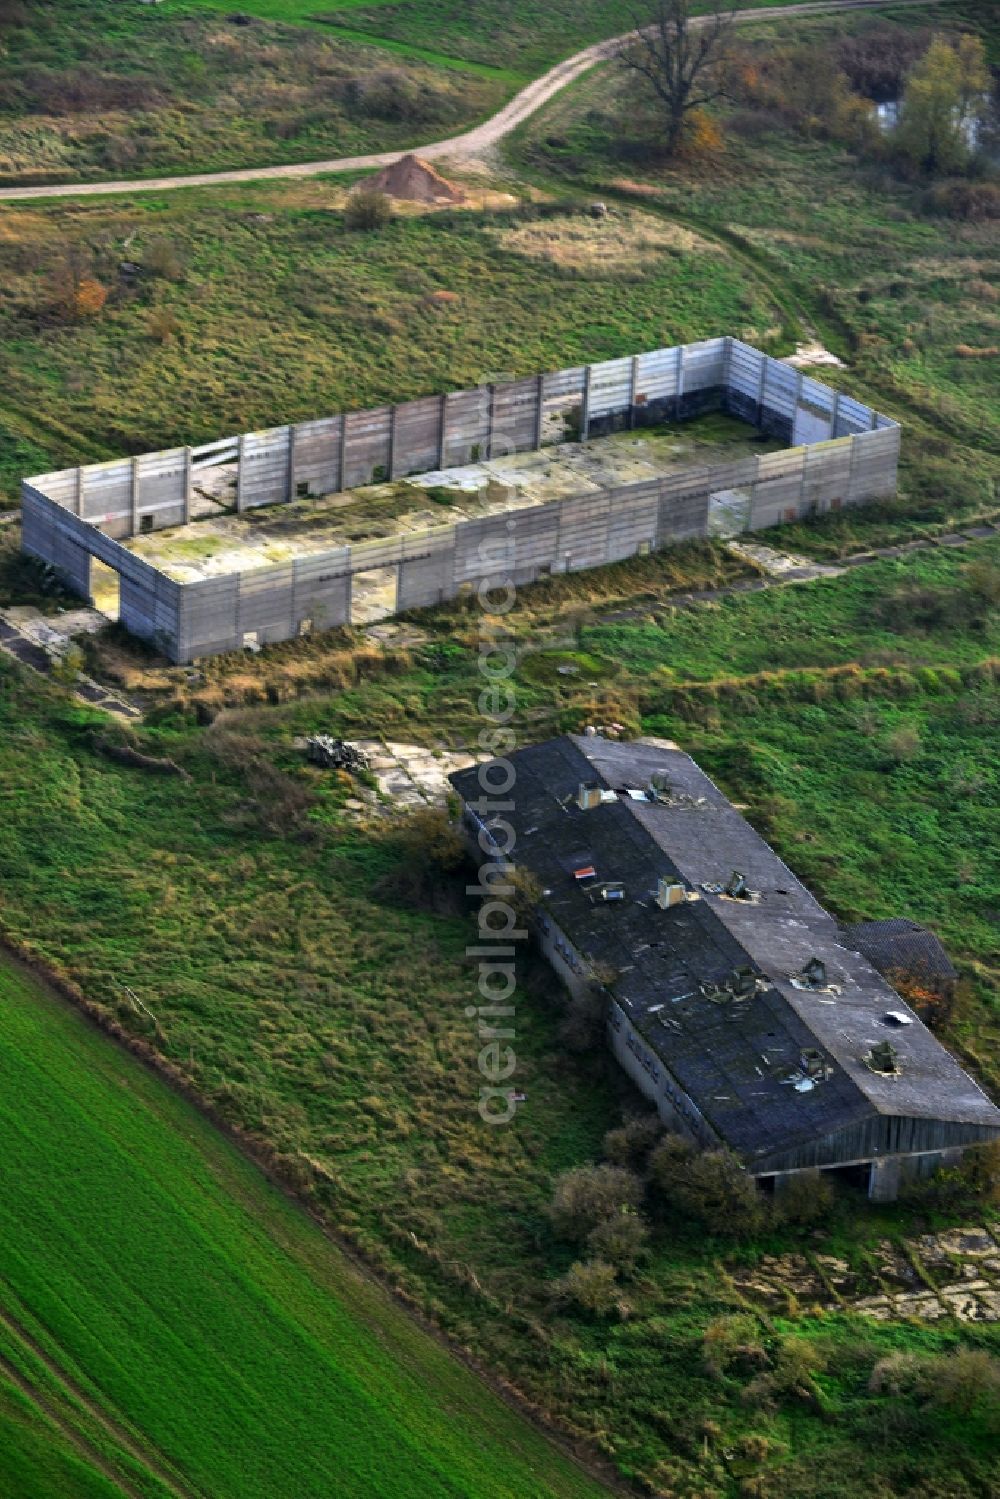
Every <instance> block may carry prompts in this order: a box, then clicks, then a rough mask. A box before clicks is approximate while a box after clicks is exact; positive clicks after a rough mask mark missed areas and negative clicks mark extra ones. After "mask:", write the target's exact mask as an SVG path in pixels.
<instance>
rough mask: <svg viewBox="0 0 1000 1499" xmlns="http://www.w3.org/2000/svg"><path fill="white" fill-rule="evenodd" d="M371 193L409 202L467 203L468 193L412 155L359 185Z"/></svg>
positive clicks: (383, 169) (404, 157) (402, 157)
mask: <svg viewBox="0 0 1000 1499" xmlns="http://www.w3.org/2000/svg"><path fill="white" fill-rule="evenodd" d="M360 186H361V187H363V188H365V189H366V190H367V191H368V192H375V193H386V194H387V195H388V196H389V197H390V198H402V199H404V200H405V201H406V202H407V203H464V202H465V193H464V192H463V191H462V189H461V188H460V187H456V186H455V184H454V183H453V182H449V181H448V179H447V178H446V177H442V176H441V173H440V172H436V171H435V170H434V168H433V167H432V166H431V165H430V163H429V162H426V161H421V159H420V157H419V156H414V155H413V153H412V152H410V154H409V155H407V156H401V157H400V159H399V160H398V161H394V162H393V163H392V165H391V166H388V167H383V168H382V170H381V172H376V174H375V176H374V177H366V178H365V180H364V182H362V183H361V184H360Z"/></svg>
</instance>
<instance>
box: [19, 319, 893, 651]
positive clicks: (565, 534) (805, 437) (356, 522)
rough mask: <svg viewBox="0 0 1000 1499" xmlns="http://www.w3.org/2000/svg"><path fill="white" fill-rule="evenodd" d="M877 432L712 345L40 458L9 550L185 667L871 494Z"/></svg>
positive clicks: (844, 407)
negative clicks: (58, 460)
mask: <svg viewBox="0 0 1000 1499" xmlns="http://www.w3.org/2000/svg"><path fill="white" fill-rule="evenodd" d="M720 412H721V413H725V414H727V415H728V416H729V417H731V418H736V419H738V420H737V421H734V422H731V423H730V424H729V426H728V428H727V429H726V430H725V431H724V432H722V431H721V430H720V424H719V423H718V422H716V425H715V430H714V431H713V430H712V427H711V422H709V423H708V429H707V430H706V428H705V423H706V421H707V420H708V417H709V415H710V414H712V413H720ZM699 419H701V424H702V425H701V428H700V429H699ZM678 422H685V423H690V424H691V425H690V426H689V427H684V428H681V429H680V430H678V428H677V427H676V425H675V424H676V423H678ZM665 424H670V425H666V426H665ZM744 424H745V425H744ZM722 426H725V424H722ZM899 440H900V432H899V427H898V426H897V424H896V423H895V422H893V421H892V420H891V419H890V418H889V417H887V416H883V415H881V414H880V413H879V412H877V411H873V410H872V408H871V407H869V406H866V405H865V404H864V403H863V402H861V401H857V400H854V399H853V398H852V397H850V396H848V395H847V394H845V393H843V392H840V391H835V390H832V389H830V387H829V386H826V385H823V384H822V383H821V382H820V381H818V380H814V379H812V378H811V377H810V376H807V375H805V374H804V373H803V372H802V371H801V370H796V369H793V368H791V367H790V366H789V365H787V364H784V363H782V362H781V361H780V360H777V359H772V358H770V357H768V356H767V355H765V354H762V353H760V352H759V351H758V350H756V349H753V348H750V347H749V345H747V344H744V343H741V342H740V340H739V339H736V338H715V339H709V340H707V341H705V342H702V343H695V344H687V345H684V346H681V347H677V348H670V349H658V350H655V351H654V352H652V353H648V354H639V355H635V356H632V357H628V358H624V359H612V360H608V361H606V362H605V363H602V364H592V365H587V366H578V367H576V368H573V369H565V370H559V371H556V372H555V373H553V374H545V375H532V376H529V377H528V378H526V379H519V380H513V381H510V382H509V383H505V384H497V385H491V386H483V387H480V388H477V389H474V390H460V391H453V392H450V393H448V394H445V395H436V396H428V397H426V398H425V399H422V400H417V401H409V402H406V403H405V404H402V405H398V406H382V407H379V408H378V409H376V410H370V411H354V412H345V413H343V414H341V415H339V416H334V417H329V418H326V419H324V420H320V421H313V422H303V423H300V424H298V425H296V426H286V427H276V428H273V429H271V430H269V431H266V432H248V433H244V434H243V435H241V436H239V437H229V438H223V439H220V440H219V441H217V442H210V443H206V444H203V445H201V446H198V447H186V448H174V449H171V450H169V451H167V452H161V453H147V454H144V455H142V456H140V457H133V458H123V459H119V460H115V461H114V462H111V463H99V464H91V465H88V466H86V467H83V468H73V469H64V470H62V471H61V472H58V473H51V474H40V475H37V476H36V477H34V478H31V479H27V480H25V482H24V484H23V485H22V509H23V522H24V526H23V547H24V550H25V551H26V552H27V553H28V554H29V555H31V556H33V557H36V558H39V559H41V560H42V561H43V562H45V563H47V564H48V565H49V566H50V567H51V568H52V569H54V570H55V572H56V573H57V574H58V576H59V577H60V578H61V579H62V580H63V582H64V583H65V584H66V586H67V587H68V588H70V589H71V590H72V591H73V592H75V593H77V594H80V595H82V596H83V597H84V598H87V599H90V600H91V601H93V602H97V603H98V606H99V607H101V608H102V609H105V610H106V612H108V613H110V614H111V616H112V617H116V618H120V620H121V622H122V624H123V625H124V626H125V627H126V628H127V629H128V630H130V631H131V632H132V633H133V634H135V635H138V636H141V637H142V638H143V639H145V640H148V641H150V642H151V643H152V644H154V645H155V646H156V647H157V648H158V649H160V650H161V651H162V652H163V653H164V654H165V655H167V656H168V657H169V658H170V659H171V660H172V661H177V662H186V661H192V660H194V659H196V658H197V657H199V656H208V655H213V654H217V653H219V652H223V651H233V650H239V649H243V648H251V649H256V648H257V647H259V646H262V645H266V644H269V643H272V642H276V641H281V640H289V639H292V638H293V637H295V636H297V635H301V634H306V633H309V632H310V631H313V630H321V629H330V628H333V627H335V626H338V625H352V624H353V625H356V624H365V623H369V622H370V621H372V620H373V619H378V618H385V617H387V616H389V615H393V614H397V613H401V612H403V611H405V610H410V609H417V608H423V607H426V606H428V605H433V604H438V603H441V602H442V601H444V600H446V599H452V598H455V597H457V596H458V595H460V594H461V593H462V592H463V591H465V590H469V589H472V588H474V587H476V586H477V585H478V583H479V581H480V579H481V578H482V576H483V574H484V562H483V557H484V554H486V553H488V554H489V556H490V558H491V564H490V570H492V571H495V570H496V568H498V567H502V568H503V569H504V571H505V573H506V576H507V577H509V578H510V580H511V581H512V582H513V583H516V584H518V585H521V584H526V583H531V582H534V581H535V580H536V579H538V578H541V577H545V576H549V575H551V574H553V573H562V572H575V571H578V570H582V569H584V568H590V567H600V566H603V565H605V564H607V563H611V562H618V561H621V560H623V559H624V558H627V557H634V556H637V555H642V554H644V553H646V552H649V551H652V550H656V549H658V548H660V547H664V546H668V545H669V544H670V543H671V542H676V541H683V540H687V539H690V538H692V537H702V536H733V535H737V534H739V533H741V532H745V531H758V530H761V529H763V528H765V527H768V526H774V525H777V524H779V523H781V522H785V521H794V520H798V519H800V518H802V517H806V516H811V515H816V514H821V513H823V512H825V511H829V510H833V509H837V508H839V507H840V506H842V505H843V506H847V505H859V504H864V503H865V502H866V501H869V500H873V499H880V498H884V497H886V496H888V495H891V494H892V493H893V492H894V491H895V487H896V469H897V463H898V455H899Z"/></svg>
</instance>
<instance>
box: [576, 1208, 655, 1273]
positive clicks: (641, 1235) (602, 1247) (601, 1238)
mask: <svg viewBox="0 0 1000 1499" xmlns="http://www.w3.org/2000/svg"><path fill="white" fill-rule="evenodd" d="M648 1239H649V1229H648V1228H647V1227H646V1225H645V1223H644V1222H643V1220H642V1219H641V1218H640V1217H639V1214H638V1213H637V1212H635V1211H634V1210H632V1209H625V1210H623V1211H622V1212H620V1213H618V1215H617V1216H616V1217H614V1218H606V1219H605V1220H604V1222H603V1223H599V1224H598V1225H597V1227H596V1228H593V1229H591V1231H590V1233H589V1234H588V1235H587V1248H588V1249H589V1250H590V1252H591V1254H592V1255H593V1256H594V1257H595V1259H597V1260H603V1261H604V1262H605V1263H606V1264H608V1265H613V1266H614V1267H615V1269H616V1270H624V1271H629V1270H633V1269H634V1268H635V1266H636V1263H637V1262H638V1261H639V1260H640V1259H641V1258H642V1257H643V1255H644V1254H645V1251H646V1243H647V1241H648Z"/></svg>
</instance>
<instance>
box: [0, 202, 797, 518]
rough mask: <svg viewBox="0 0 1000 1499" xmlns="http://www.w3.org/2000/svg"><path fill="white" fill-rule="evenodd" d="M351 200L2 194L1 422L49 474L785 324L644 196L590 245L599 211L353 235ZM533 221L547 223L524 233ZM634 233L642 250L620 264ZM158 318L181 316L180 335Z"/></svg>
mask: <svg viewBox="0 0 1000 1499" xmlns="http://www.w3.org/2000/svg"><path fill="white" fill-rule="evenodd" d="M345 202H346V194H345V192H344V190H343V188H341V187H339V186H334V185H330V184H325V183H322V182H310V183H302V184H294V185H284V184H282V185H277V186H260V187H251V188H244V189H240V190H237V191H234V190H232V189H214V190H212V191H211V192H195V193H192V194H190V195H189V194H181V195H177V194H171V195H169V196H165V197H164V198H163V199H162V200H161V199H157V198H156V196H155V195H151V196H148V197H143V198H140V199H136V200H134V201H131V202H129V201H126V202H124V203H121V202H116V201H114V200H111V201H109V202H100V203H96V204H95V203H88V205H87V206H86V208H84V209H80V210H78V209H75V208H73V207H66V206H64V205H55V204H53V205H51V206H49V205H46V206H45V207H44V208H41V207H39V206H38V205H32V207H31V208H30V209H24V208H14V207H6V208H0V346H2V347H0V380H2V383H3V396H2V398H0V415H2V413H3V411H4V410H7V411H9V412H11V413H12V415H11V420H12V421H13V420H14V419H15V418H17V419H19V420H21V421H23V422H24V424H25V427H26V429H27V428H28V426H29V422H30V424H31V426H32V427H33V429H34V432H35V434H36V435H35V437H34V442H33V445H34V446H35V447H41V446H43V445H44V447H45V449H46V452H47V457H46V460H45V462H44V463H42V464H41V468H42V470H44V469H46V468H49V467H52V466H56V465H59V464H63V463H66V462H70V461H73V460H74V459H78V458H79V457H81V456H85V457H98V456H104V455H108V454H111V453H114V452H116V451H121V450H122V449H125V450H126V451H142V450H145V449H150V448H161V447H165V446H169V445H172V444H174V443H175V442H176V443H187V442H191V441H192V440H193V441H207V440H210V439H211V438H214V437H217V436H218V435H219V434H220V433H224V432H227V431H230V432H237V431H243V430H245V429H246V428H248V427H262V428H263V427H269V426H272V425H274V424H275V423H276V422H281V421H287V420H290V419H294V420H308V419H310V418H313V417H316V416H318V415H322V414H328V413H332V412H334V411H336V410H338V409H341V408H343V407H347V408H356V407H363V406H366V405H375V404H378V403H379V402H380V401H386V400H405V399H407V398H408V397H411V396H419V395H427V394H429V393H431V392H433V391H435V390H447V389H455V388H460V387H462V386H463V385H464V386H472V385H476V384H477V383H479V382H480V381H481V380H483V379H488V378H495V377H499V376H500V375H502V374H503V372H504V370H506V371H507V372H509V373H510V374H511V375H513V374H525V373H531V372H533V371H535V370H540V369H558V368H563V367H565V366H567V365H570V364H572V363H573V362H574V361H580V360H584V359H588V360H590V359H599V358H604V357H609V356H612V355H616V354H619V353H621V352H623V351H625V350H634V349H639V348H655V347H657V346H658V345H664V344H670V343H675V342H683V341H684V340H686V339H693V338H695V337H697V336H699V333H700V331H701V330H703V329H705V328H714V327H730V326H734V327H738V328H743V329H744V330H746V331H748V332H749V331H755V332H757V333H761V332H763V331H764V330H766V329H768V328H772V327H773V326H774V325H775V322H776V319H777V317H778V314H777V312H776V309H775V304H774V300H773V298H772V296H771V294H770V292H769V291H768V290H767V289H764V288H760V287H758V286H756V285H754V284H752V283H751V284H748V283H747V280H746V277H745V276H744V274H743V272H742V269H741V267H740V265H739V264H738V263H737V262H735V261H734V260H732V259H730V258H729V257H728V256H726V255H725V254H717V253H709V254H705V253H704V250H703V247H702V245H701V244H700V243H699V241H698V240H697V239H696V237H694V236H684V235H680V236H678V235H671V234H669V233H668V232H667V226H664V229H663V232H661V233H658V234H657V233H652V234H651V232H650V224H651V225H652V230H653V231H657V230H659V228H660V226H659V224H658V223H657V221H655V220H651V219H650V218H649V216H648V215H647V216H640V217H638V219H637V222H636V224H635V226H634V233H633V223H632V221H633V218H634V217H636V216H635V215H634V214H633V211H632V210H630V209H626V210H623V211H622V212H621V213H620V214H616V215H615V216H614V217H613V218H609V220H607V221H606V222H605V223H604V226H603V229H602V232H601V235H600V237H599V238H598V239H597V241H596V242H595V243H594V244H593V245H591V244H590V241H591V238H592V237H593V236H592V231H591V227H590V226H591V223H592V220H591V219H590V217H589V214H588V213H587V207H586V204H585V203H579V204H577V203H572V202H571V203H569V204H567V203H566V202H559V203H556V204H552V205H545V204H538V205H534V204H532V203H530V202H526V203H524V204H523V205H522V206H519V207H512V208H510V209H508V210H506V211H504V210H495V211H483V212H480V211H476V210H464V209H462V210H453V211H447V212H441V213H431V214H426V215H422V216H413V215H404V214H402V213H400V214H399V215H397V216H396V217H394V218H393V220H392V222H391V223H389V224H387V225H385V226H384V227H383V228H382V229H381V230H379V232H378V233H372V234H363V233H357V232H352V231H350V230H349V229H348V228H347V226H346V224H345V217H344V205H345ZM549 223H551V238H552V242H553V244H555V245H557V244H558V243H559V242H560V241H561V240H563V239H565V238H566V236H567V235H568V234H569V233H570V232H571V231H572V230H573V228H574V226H576V228H577V229H578V230H579V231H580V232H581V233H583V234H585V235H586V236H587V245H588V246H590V248H589V249H588V250H587V254H586V263H585V264H584V265H583V266H582V267H581V266H577V265H572V264H571V265H563V264H560V263H559V258H558V256H556V257H554V258H551V259H550V258H548V257H547V256H545V255H544V254H542V253H540V247H541V246H542V244H543V242H544V239H545V234H546V225H547V224H549ZM518 230H523V231H526V232H527V231H530V232H531V238H530V240H528V241H527V242H526V243H524V244H523V245H522V244H521V243H520V241H519V240H518V239H517V237H516V236H517V231H518ZM619 234H621V235H622V236H623V237H624V239H625V241H626V244H628V245H629V246H630V247H631V250H632V252H634V253H632V254H631V255H630V257H628V258H626V260H625V261H624V263H618V262H617V261H616V260H615V259H614V258H613V257H612V258H611V259H610V262H609V260H608V258H607V257H606V256H605V255H604V254H603V250H604V248H605V247H606V246H607V245H614V244H615V240H616V235H619ZM647 240H649V244H648V246H647V245H646V241H647ZM643 246H646V248H643ZM166 270H169V271H170V274H169V275H168V274H164V272H165V271H166ZM83 280H86V281H88V282H90V281H93V282H96V283H97V284H99V286H100V287H101V288H103V289H104V290H105V292H106V293H107V295H106V299H105V301H104V305H103V307H102V309H101V310H100V311H99V313H96V314H95V313H88V315H86V316H82V315H80V311H81V309H80V308H79V305H78V292H77V291H74V288H78V287H79V286H80V284H81V282H82V281H83ZM626 280H627V281H628V283H629V292H628V296H627V297H626V296H623V295H622V286H623V282H624V281H626ZM54 302H57V303H58V305H59V307H60V308H65V307H66V306H67V305H68V306H69V307H70V309H71V310H72V312H73V315H72V316H69V317H67V316H66V315H65V314H64V313H63V312H62V311H60V312H59V313H58V315H55V314H54V313H53V310H52V309H53V303H54ZM152 315H158V316H167V317H169V318H170V319H171V322H170V324H169V327H170V329H171V333H170V336H169V337H168V338H163V337H162V336H157V334H156V332H155V331H154V330H151V328H150V318H151V316H152ZM75 433H80V434H86V436H85V437H83V436H81V437H76V436H75V435H73V434H75ZM95 448H96V451H95ZM12 470H13V473H12ZM0 471H2V470H0ZM30 471H31V470H29V472H30ZM34 471H35V472H38V471H39V470H38V468H35V470H34ZM6 472H7V473H8V474H10V475H11V476H12V477H18V478H19V477H20V475H19V474H17V473H16V468H14V465H13V463H11V464H10V465H9V466H8V467H7V469H6ZM22 472H23V471H22ZM8 493H11V491H10V490H9V491H8Z"/></svg>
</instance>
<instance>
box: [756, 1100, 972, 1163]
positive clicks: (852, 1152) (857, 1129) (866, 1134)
mask: <svg viewBox="0 0 1000 1499" xmlns="http://www.w3.org/2000/svg"><path fill="white" fill-rule="evenodd" d="M998 1134H1000V1131H997V1130H996V1129H993V1128H991V1127H990V1126H989V1125H983V1124H958V1123H954V1122H950V1121H946V1120H942V1119H929V1118H928V1119H912V1118H907V1117H900V1116H895V1115H884V1114H875V1113H872V1114H871V1115H870V1116H869V1117H868V1118H867V1119H863V1120H861V1121H860V1122H859V1123H858V1124H856V1125H853V1126H852V1127H851V1128H850V1129H845V1130H840V1131H838V1132H836V1133H834V1134H830V1135H825V1136H822V1137H821V1138H820V1139H817V1140H810V1141H808V1142H807V1143H805V1144H803V1145H801V1146H799V1147H798V1148H797V1149H795V1150H786V1151H781V1152H778V1153H776V1154H774V1155H770V1156H767V1157H766V1158H762V1159H759V1160H756V1161H752V1162H750V1163H749V1165H750V1170H751V1171H753V1173H754V1174H755V1175H757V1176H760V1175H763V1174H768V1173H770V1172H777V1171H800V1170H803V1169H811V1168H813V1167H818V1166H836V1165H839V1164H841V1163H843V1164H848V1163H850V1162H854V1161H873V1160H881V1159H883V1158H884V1157H886V1156H894V1155H924V1154H930V1153H933V1152H937V1151H943V1150H954V1149H960V1148H962V1147H963V1146H967V1145H975V1144H978V1143H980V1142H981V1141H984V1140H993V1139H996V1138H997V1136H998Z"/></svg>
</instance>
